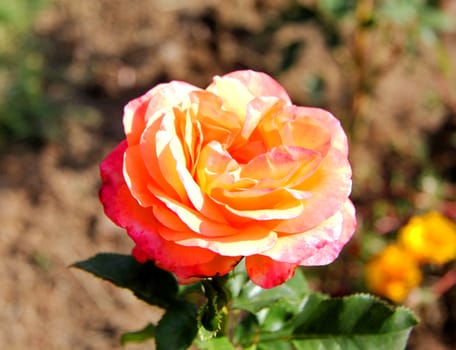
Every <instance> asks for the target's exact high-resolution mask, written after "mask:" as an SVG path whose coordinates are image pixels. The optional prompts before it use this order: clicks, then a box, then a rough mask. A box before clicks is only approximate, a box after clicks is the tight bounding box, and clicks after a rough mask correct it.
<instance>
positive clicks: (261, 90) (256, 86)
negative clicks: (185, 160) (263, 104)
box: [208, 70, 291, 104]
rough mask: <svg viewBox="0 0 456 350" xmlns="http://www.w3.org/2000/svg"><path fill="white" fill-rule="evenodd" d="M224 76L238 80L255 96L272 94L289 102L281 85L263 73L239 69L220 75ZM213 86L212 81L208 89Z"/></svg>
mask: <svg viewBox="0 0 456 350" xmlns="http://www.w3.org/2000/svg"><path fill="white" fill-rule="evenodd" d="M225 78H230V79H235V80H238V81H239V82H240V83H241V84H242V85H244V86H245V87H247V89H248V90H249V91H250V93H251V94H252V95H253V96H255V97H260V96H274V97H278V98H280V99H282V100H284V101H286V102H287V104H291V100H290V97H289V96H288V94H287V92H286V90H285V89H284V88H283V87H282V85H280V84H279V83H278V82H277V81H276V80H274V79H273V78H271V77H270V76H269V75H267V74H265V73H262V72H256V71H253V70H239V71H235V72H231V73H228V74H225V75H223V76H222V77H221V79H225ZM213 86H214V83H212V84H211V85H210V86H209V88H208V90H211V89H212V88H213Z"/></svg>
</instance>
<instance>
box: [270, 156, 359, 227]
mask: <svg viewBox="0 0 456 350" xmlns="http://www.w3.org/2000/svg"><path fill="white" fill-rule="evenodd" d="M294 189H296V190H301V191H305V192H310V193H311V194H312V196H311V197H310V198H309V199H307V200H304V201H303V204H304V206H305V210H303V212H302V213H301V215H299V216H298V217H296V218H294V219H291V220H287V221H283V222H281V223H280V224H279V225H278V226H277V228H276V230H277V231H278V232H285V233H296V232H304V231H306V230H308V229H310V228H312V227H315V226H316V225H319V224H320V223H321V222H323V221H325V220H326V219H327V218H329V217H330V216H331V215H333V214H334V213H335V212H337V211H339V210H340V209H341V207H342V205H343V203H344V202H345V201H346V200H347V198H348V196H349V194H350V192H351V167H350V164H349V162H348V159H347V158H346V157H344V156H343V155H342V154H341V152H340V151H339V150H338V149H336V148H331V149H330V150H329V151H328V154H327V156H326V157H325V158H324V159H323V160H322V162H321V163H320V166H319V167H318V169H317V170H316V171H315V172H314V173H313V174H312V176H310V177H309V178H307V179H305V180H304V181H303V182H302V183H301V184H299V185H297V186H295V187H294Z"/></svg>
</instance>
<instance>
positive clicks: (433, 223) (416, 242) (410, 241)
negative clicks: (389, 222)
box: [399, 211, 456, 264]
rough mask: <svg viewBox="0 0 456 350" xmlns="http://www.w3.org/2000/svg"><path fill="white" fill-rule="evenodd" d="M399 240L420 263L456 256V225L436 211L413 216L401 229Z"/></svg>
mask: <svg viewBox="0 0 456 350" xmlns="http://www.w3.org/2000/svg"><path fill="white" fill-rule="evenodd" d="M399 241H400V243H401V244H402V246H403V247H404V248H405V249H407V250H408V251H409V252H410V253H411V254H412V255H413V256H415V258H416V259H417V260H418V261H419V262H420V263H430V264H445V263H447V262H448V261H450V260H453V259H454V258H456V225H455V224H454V223H453V222H452V221H450V220H449V219H447V218H446V217H445V216H443V215H442V214H440V213H438V212H435V211H432V212H429V213H427V214H425V215H421V216H414V217H412V218H411V219H410V221H409V222H408V223H407V225H405V226H404V227H402V228H401V230H400V231H399Z"/></svg>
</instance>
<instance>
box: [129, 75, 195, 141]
mask: <svg viewBox="0 0 456 350" xmlns="http://www.w3.org/2000/svg"><path fill="white" fill-rule="evenodd" d="M195 90H199V88H197V87H195V86H193V85H190V84H188V83H185V82H181V81H172V82H170V83H166V84H159V85H157V86H155V87H154V88H152V89H151V90H149V91H148V92H147V93H145V94H144V95H142V96H141V97H138V98H136V99H134V100H132V101H130V102H129V103H128V104H127V105H126V106H125V108H124V116H123V124H124V130H125V134H126V136H127V141H128V144H129V145H135V144H138V143H139V140H140V138H141V134H142V132H143V130H144V129H145V127H146V124H147V122H148V120H149V118H151V117H152V116H153V115H154V114H155V112H157V111H158V110H160V109H161V108H163V107H168V108H169V106H178V105H179V104H181V103H182V102H183V101H188V102H189V97H188V96H189V94H190V92H191V91H195Z"/></svg>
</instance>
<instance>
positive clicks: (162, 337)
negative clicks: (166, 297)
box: [155, 300, 198, 350]
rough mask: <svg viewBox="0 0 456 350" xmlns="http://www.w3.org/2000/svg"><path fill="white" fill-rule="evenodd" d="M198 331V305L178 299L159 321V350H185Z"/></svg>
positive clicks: (157, 340)
mask: <svg viewBox="0 0 456 350" xmlns="http://www.w3.org/2000/svg"><path fill="white" fill-rule="evenodd" d="M197 332H198V322H197V308H196V305H194V304H192V303H189V302H187V301H184V300H178V301H176V302H175V303H174V304H173V305H171V306H170V307H169V308H168V309H167V310H166V313H165V314H164V315H163V317H162V318H161V319H160V321H159V322H158V325H157V328H156V331H155V338H156V344H157V350H185V349H187V348H188V347H189V346H190V345H191V344H192V343H193V340H194V339H195V336H196V334H197Z"/></svg>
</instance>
